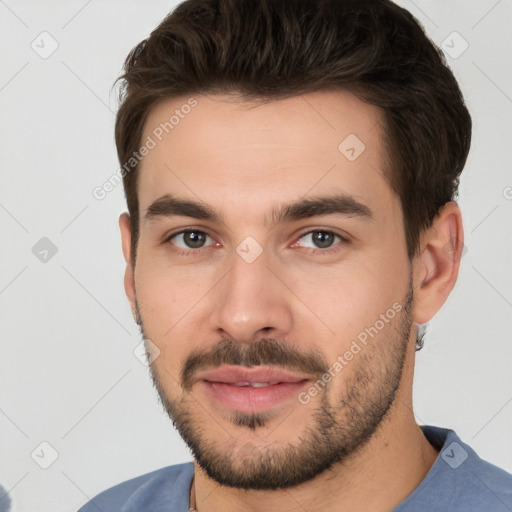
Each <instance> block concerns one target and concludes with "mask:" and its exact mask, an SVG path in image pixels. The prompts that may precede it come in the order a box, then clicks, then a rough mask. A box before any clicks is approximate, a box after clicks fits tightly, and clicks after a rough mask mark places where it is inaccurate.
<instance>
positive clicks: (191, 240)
mask: <svg viewBox="0 0 512 512" xmlns="http://www.w3.org/2000/svg"><path fill="white" fill-rule="evenodd" d="M204 240H205V237H204V233H197V232H195V231H189V232H188V233H186V234H185V243H186V244H187V245H188V246H189V247H192V248H198V247H201V246H202V245H203V243H204Z"/></svg>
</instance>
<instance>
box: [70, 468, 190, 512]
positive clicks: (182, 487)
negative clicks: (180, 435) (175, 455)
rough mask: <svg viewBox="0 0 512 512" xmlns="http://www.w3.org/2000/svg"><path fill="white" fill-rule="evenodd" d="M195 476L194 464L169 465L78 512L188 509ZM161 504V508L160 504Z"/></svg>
mask: <svg viewBox="0 0 512 512" xmlns="http://www.w3.org/2000/svg"><path fill="white" fill-rule="evenodd" d="M193 475H194V465H193V463H192V462H186V463H184V464H177V465H174V466H167V467H165V468H162V469H158V470H156V471H152V472H151V473H146V474H145V475H141V476H138V477H136V478H132V479H130V480H127V481H125V482H122V483H120V484H117V485H115V486H114V487H111V488H109V489H107V490H105V491H103V492H102V493H100V494H98V495H97V496H96V497H94V498H93V499H92V500H90V501H89V502H88V503H86V504H85V505H84V506H83V507H82V508H81V509H80V510H79V511H78V512H98V510H101V511H102V512H132V511H135V510H152V511H154V512H156V511H157V510H160V508H161V507H162V510H164V509H163V506H164V504H165V506H166V507H169V505H173V507H171V508H170V509H169V508H165V510H176V511H178V510H180V509H183V510H188V498H189V489H190V485H191V483H192V477H193ZM159 504H160V505H159Z"/></svg>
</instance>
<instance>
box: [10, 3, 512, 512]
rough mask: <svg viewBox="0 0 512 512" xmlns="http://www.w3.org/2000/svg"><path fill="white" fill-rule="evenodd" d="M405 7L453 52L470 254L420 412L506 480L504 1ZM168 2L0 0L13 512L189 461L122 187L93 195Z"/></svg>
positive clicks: (510, 194)
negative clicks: (463, 118)
mask: <svg viewBox="0 0 512 512" xmlns="http://www.w3.org/2000/svg"><path fill="white" fill-rule="evenodd" d="M401 3H402V4H403V5H404V6H405V7H406V8H408V9H410V11H411V12H412V13H413V14H414V15H415V16H417V17H418V18H419V20H420V21H421V22H422V23H423V25H424V27H425V29H426V30H427V32H428V34H429V35H430V37H431V38H432V40H433V41H434V42H436V43H437V44H439V45H443V47H444V48H445V50H446V52H447V53H448V54H451V55H452V56H451V57H450V56H448V62H449V64H450V65H451V67H452V69H453V70H454V72H455V74H456V76H457V78H458V79H459V81H460V85H461V88H462V90H463V92H464V94H465V97H466V100H467V103H468V106H469V109H470V111H471V113H472V116H473V120H474V139H473V147H472V151H471V154H470V158H469V161H468V164H467V166H466V170H465V172H464V174H463V178H462V181H461V187H460V205H461V208H462V211H463V215H464V220H465V230H466V247H467V252H466V254H465V255H464V257H463V261H462V267H461V272H460V278H459V281H458V283H457V286H456V288H455V290H454V292H453V293H452V295H451V297H450V298H449V300H448V302H447V304H446V305H445V307H444V308H443V310H442V311H441V312H440V313H439V314H438V316H437V317H436V319H435V320H434V321H433V322H432V323H431V325H430V327H429V332H428V334H427V338H426V346H425V348H424V350H423V351H422V352H420V353H419V355H418V361H417V375H416V385H415V408H416V415H417V419H418V422H419V423H426V424H433V425H439V426H444V427H449V428H453V429H455V430H456V431H457V433H458V434H459V435H460V436H461V437H462V439H463V440H464V441H466V442H468V443H469V444H470V445H471V446H472V447H473V448H474V449H475V450H476V451H477V452H478V453H479V454H480V455H481V456H482V457H484V458H486V459H488V460H489V461H491V462H493V463H495V464H497V465H500V466H502V467H504V468H506V469H507V470H508V471H512V439H511V435H510V432H512V372H511V370H510V369H511V367H512V365H511V363H512V343H511V342H510V331H511V328H512V315H511V309H512V271H511V268H510V261H511V258H510V255H511V254H512V237H511V236H510V234H511V233H512V230H511V227H512V175H511V173H510V164H511V151H510V146H511V142H510V128H511V125H512V119H511V114H512V99H511V97H512V80H511V78H512V74H511V64H510V58H509V49H510V48H511V47H512V33H511V31H510V24H511V18H512V16H511V15H512V1H511V0H501V1H496V0H486V1H482V0H478V1H476V0H474V1H471V2H468V1H467V0H458V1H451V2H450V3H449V4H448V3H447V2H444V1H441V0H437V1H432V0H428V1H427V0H424V1H420V0H417V1H415V2H410V1H404V2H401ZM174 5H175V3H174V2H172V1H152V2H144V3H143V2H142V1H139V2H135V1H126V0H123V1H109V2H107V1H100V0H89V1H84V0H76V1H69V0H68V1H63V0H61V1H46V2H41V1H39V2H36V1H35V0H32V1H27V0H0V46H1V57H0V59H1V60H0V108H1V117H0V141H1V158H0V169H1V173H2V187H1V189H0V222H1V237H2V238H1V247H2V250H1V253H0V254H1V273H0V318H1V325H2V334H1V354H0V432H1V437H0V483H1V484H2V485H3V486H4V488H5V489H6V490H7V491H10V494H9V496H10V498H11V500H12V501H13V503H14V505H15V506H14V510H16V511H17V512H28V511H31V512H32V511H36V510H37V511H51V512H60V511H70V510H71V511H72V510H76V509H77V508H78V507H79V506H80V505H82V504H83V503H84V502H85V501H87V499H88V498H90V497H92V496H94V495H95V494H96V493H98V492H99V491H101V490H103V489H105V488H106V487H108V486H111V485H113V484H115V483H117V482H120V481H122V480H125V479H128V478H130V477H133V476H136V475H140V474H142V473H145V472H148V471H151V470H154V469H157V468H159V467H162V466H166V465H169V464H174V463H178V462H182V461H186V460H191V457H190V454H189V452H188V450H187V448H186V447H185V446H184V444H183V443H182V441H181V440H180V438H179V437H178V435H177V434H176V433H175V431H174V430H173V428H172V425H171V423H170V421H169V420H168V419H167V417H166V416H165V415H164V413H163V412H162V411H161V408H160V405H159V403H158V401H157V397H156V394H155V392H154V391H153V389H152V387H151V383H150V379H149V373H148V369H147V367H146V366H144V364H142V363H141V362H140V361H139V360H138V359H137V358H136V357H135V356H134V354H133V350H134V349H135V347H136V346H137V345H138V344H139V342H140V340H139V334H138V330H137V328H136V325H135V324H134V322H133V320H132V317H131V313H130V309H129V307H128V303H127V300H126V298H125V295H124V291H123V287H122V276H123V270H124V261H123V258H122V255H121V249H120V237H119V233H118V228H117V219H118V216H119V214H120V213H121V212H122V211H123V210H124V208H125V207H124V199H123V192H122V187H121V186H118V187H116V188H115V189H114V190H113V191H112V192H111V193H109V194H108V195H107V197H106V198H105V199H103V200H102V201H100V200H97V199H95V198H94V197H93V195H92V191H93V189H94V187H96V186H99V185H102V184H103V183H104V182H105V181H106V180H107V179H108V178H109V177H110V176H111V175H112V174H113V173H114V172H115V170H116V168H117V161H116V156H115V148H114V141H113V126H114V112H115V110H116V106H117V102H116V98H115V95H114V94H113V93H112V92H111V90H110V87H111V85H112V83H113V81H114V79H115V77H116V76H117V75H118V74H119V72H120V70H121V65H122V62H123V60H124V58H125V56H126V54H127V53H128V51H129V50H130V49H131V48H132V47H133V46H134V45H135V44H136V43H137V42H138V41H139V40H140V39H142V38H143V37H145V36H147V35H148V34H149V32H150V31H151V30H152V29H153V28H154V27H155V26H156V25H157V24H158V23H159V21H160V20H161V19H162V18H163V17H164V15H165V14H166V13H167V12H168V11H169V10H171V8H172V7H173V6H174ZM44 31H46V32H48V33H49V34H50V35H49V36H48V35H40V34H41V33H42V32H44ZM454 31H455V32H457V33H458V34H459V35H460V36H459V35H457V34H453V32H454ZM55 41H56V43H55ZM443 41H444V43H443ZM465 41H466V42H467V44H468V45H469V46H468V48H467V49H466V50H465V51H464V52H463V53H461V51H462V50H463V49H464V47H465V45H466V43H465ZM55 44H58V48H57V49H56V50H55V51H54V53H53V54H51V55H46V54H47V53H49V52H50V51H51V50H52V45H55ZM31 45H32V46H33V47H34V48H33V47H32V46H31ZM459 53H460V55H459ZM41 55H42V56H44V57H46V58H43V57H42V56H41ZM43 237H46V238H47V239H49V240H50V241H51V244H49V242H48V240H43V241H41V239H42V238H43ZM52 244H53V245H52ZM53 246H55V247H56V249H57V252H56V254H53V252H52V250H53V251H55V249H54V248H53ZM34 247H35V248H34ZM45 251H48V252H45ZM42 442H46V443H49V445H48V444H43V445H41V443H42ZM56 456H57V458H56V460H53V459H55V457H56ZM47 465H49V467H48V468H47V469H43V468H42V467H41V466H47ZM5 502H6V500H5V501H4V503H5ZM0 510H1V508H0Z"/></svg>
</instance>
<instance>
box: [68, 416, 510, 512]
mask: <svg viewBox="0 0 512 512" xmlns="http://www.w3.org/2000/svg"><path fill="white" fill-rule="evenodd" d="M421 428H422V430H423V434H424V435H425V437H426V438H427V439H428V440H429V442H430V444H432V445H433V446H434V447H435V448H436V449H437V450H439V451H440V453H439V455H438V457H437V459H436V461H435V463H434V465H433V466H432V467H431V468H430V471H429V472H428V473H427V475H426V476H425V478H424V479H423V481H422V482H421V483H420V485H419V486H418V487H417V488H416V489H415V490H414V491H413V492H412V493H411V494H410V495H409V496H408V497H407V498H406V499H405V500H404V501H402V503H400V504H399V505H398V506H397V507H395V508H394V509H393V510H392V511H390V512H511V511H512V475H511V474H509V473H507V472H506V471H503V470H502V469H500V468H498V467H496V466H493V465H492V464H489V463H488V462H485V461H484V460H482V459H481V458H480V457H478V455H477V454H476V453H475V452H474V451H473V450H472V449H471V448H470V447H469V446H468V445H467V444H464V443H463V442H462V441H461V440H460V439H459V437H458V436H457V434H455V432H454V431H453V430H448V429H443V428H437V427H430V426H423V427H421ZM193 475H194V465H193V463H192V462H187V463H185V464H178V465H175V466H168V467H166V468H162V469H159V470H157V471H153V472H152V473H148V474H146V475H142V476H139V477H137V478H133V479H132V480H127V481H126V482H123V483H122V484H119V485H116V486H115V487H112V488H110V489H107V490H106V491H104V492H102V493H101V494H99V495H98V496H96V497H95V498H94V499H92V500H91V501H90V502H89V503H87V504H86V505H85V506H83V507H82V508H81V509H80V510H79V511H78V512H98V510H101V512H146V511H147V512H188V510H189V492H190V486H191V484H192V477H193Z"/></svg>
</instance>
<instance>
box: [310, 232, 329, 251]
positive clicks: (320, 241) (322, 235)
mask: <svg viewBox="0 0 512 512" xmlns="http://www.w3.org/2000/svg"><path fill="white" fill-rule="evenodd" d="M313 239H314V242H315V244H316V245H318V246H319V247H329V246H330V245H331V244H332V242H333V235H332V233H326V232H325V231H315V232H314V233H313Z"/></svg>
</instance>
